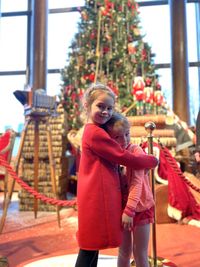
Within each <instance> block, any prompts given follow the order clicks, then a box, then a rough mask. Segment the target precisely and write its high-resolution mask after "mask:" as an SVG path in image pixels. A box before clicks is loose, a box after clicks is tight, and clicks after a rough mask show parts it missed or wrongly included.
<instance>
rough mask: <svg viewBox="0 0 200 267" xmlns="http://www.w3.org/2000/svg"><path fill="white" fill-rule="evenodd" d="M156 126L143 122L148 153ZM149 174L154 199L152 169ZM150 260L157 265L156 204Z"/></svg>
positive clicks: (150, 149)
mask: <svg viewBox="0 0 200 267" xmlns="http://www.w3.org/2000/svg"><path fill="white" fill-rule="evenodd" d="M155 128H156V125H155V123H154V122H147V123H145V129H146V131H147V133H148V135H147V140H148V154H153V130H154V129H155ZM149 176H150V183H151V189H152V194H153V197H154V201H156V199H155V179H154V170H153V169H151V170H150V171H149ZM151 241H152V260H151V266H152V267H157V266H158V265H157V244H156V206H155V212H154V222H153V223H152V240H151Z"/></svg>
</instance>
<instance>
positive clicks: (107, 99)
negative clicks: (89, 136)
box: [88, 93, 115, 125]
mask: <svg viewBox="0 0 200 267" xmlns="http://www.w3.org/2000/svg"><path fill="white" fill-rule="evenodd" d="M114 105H115V102H114V99H113V98H112V97H111V96H109V95H108V94H106V93H101V94H100V95H99V96H98V97H97V98H96V99H95V100H94V102H93V103H92V105H91V107H90V109H89V111H88V117H89V118H88V122H92V123H94V124H96V125H102V124H104V123H106V122H107V121H108V120H109V119H110V118H111V116H112V114H113V111H114Z"/></svg>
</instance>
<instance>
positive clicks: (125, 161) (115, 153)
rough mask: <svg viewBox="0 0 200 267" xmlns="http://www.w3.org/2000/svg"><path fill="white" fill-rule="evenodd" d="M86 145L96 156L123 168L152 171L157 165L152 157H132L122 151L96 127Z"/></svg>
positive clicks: (156, 161)
mask: <svg viewBox="0 0 200 267" xmlns="http://www.w3.org/2000/svg"><path fill="white" fill-rule="evenodd" d="M87 142H88V145H89V146H90V147H91V149H92V150H93V151H94V153H96V154H98V156H100V157H102V158H104V159H106V160H108V161H111V162H114V163H117V164H121V165H124V166H128V167H131V168H133V169H135V170H138V169H152V168H155V167H156V166H157V164H158V160H157V159H156V158H155V157H154V156H153V155H145V154H144V155H133V154H132V153H131V152H129V151H127V150H124V149H122V148H121V147H120V145H119V144H118V143H117V142H116V141H115V140H113V139H112V138H111V137H110V136H109V135H108V133H106V131H105V130H103V129H101V128H99V127H96V128H95V131H92V133H91V134H90V136H88V141H87Z"/></svg>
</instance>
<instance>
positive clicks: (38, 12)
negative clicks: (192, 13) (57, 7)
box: [32, 0, 48, 90]
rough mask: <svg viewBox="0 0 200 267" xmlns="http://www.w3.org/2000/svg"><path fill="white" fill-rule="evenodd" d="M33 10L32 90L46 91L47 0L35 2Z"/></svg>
mask: <svg viewBox="0 0 200 267" xmlns="http://www.w3.org/2000/svg"><path fill="white" fill-rule="evenodd" d="M33 8H34V26H33V27H34V29H33V35H34V36H33V40H34V42H33V46H34V47H33V78H32V80H33V90H35V89H38V88H43V89H45V90H46V77H47V24H48V23H47V21H48V0H35V1H34V7H33Z"/></svg>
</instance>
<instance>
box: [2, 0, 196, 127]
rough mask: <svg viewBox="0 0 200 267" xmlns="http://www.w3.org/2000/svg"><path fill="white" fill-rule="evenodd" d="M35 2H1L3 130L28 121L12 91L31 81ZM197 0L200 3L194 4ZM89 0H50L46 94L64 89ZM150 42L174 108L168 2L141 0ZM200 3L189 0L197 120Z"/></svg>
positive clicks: (192, 86) (191, 84)
mask: <svg viewBox="0 0 200 267" xmlns="http://www.w3.org/2000/svg"><path fill="white" fill-rule="evenodd" d="M31 1H34V0H15V1H13V0H1V5H0V9H1V10H0V14H1V16H0V58H1V60H0V132H3V131H4V130H5V127H7V126H9V125H10V126H12V127H13V128H14V129H15V130H16V131H18V128H19V126H20V124H21V123H23V122H24V115H23V107H22V106H21V104H20V103H19V102H18V101H17V100H16V99H15V97H14V96H13V91H15V90H17V89H19V90H23V88H24V86H25V85H26V83H27V77H26V68H27V65H28V62H29V58H28V57H27V55H29V54H30V53H29V52H30V49H31V45H32V44H29V40H28V36H29V35H28V34H29V29H30V25H29V23H30V20H29V18H30V16H31V13H30V12H29V10H28V6H29V4H30V3H31ZM195 2H196V3H195ZM84 3H85V1H84V0H67V1H66V0H56V1H55V0H49V1H48V6H49V19H48V76H47V93H48V94H50V95H56V94H59V93H60V84H61V75H60V71H61V69H62V68H63V67H64V66H65V64H66V60H67V52H68V47H69V45H70V43H71V41H72V39H73V36H74V34H75V32H76V31H77V30H78V29H77V22H78V20H79V18H80V12H78V9H79V8H78V7H81V6H84ZM138 3H139V5H140V19H141V27H142V31H143V33H144V34H145V37H144V38H145V40H146V41H147V42H148V43H149V44H150V45H151V47H152V52H153V53H155V63H156V64H158V66H159V69H158V70H157V72H158V74H159V75H160V83H161V86H162V90H163V92H164V95H165V97H166V98H167V101H168V104H169V105H170V106H172V95H173V91H172V82H171V77H172V76H171V68H170V61H171V49H170V22H169V21H170V18H169V5H168V1H151V0H149V1H147V0H146V1H138ZM199 6H200V4H199V3H198V1H188V3H187V29H188V30H187V32H188V59H189V62H190V67H189V88H190V113H191V123H192V124H194V123H195V119H196V116H197V112H198V110H199V98H200V97H199V88H200V81H199V75H200V56H199V47H198V45H199V43H200V42H199V41H200V31H199V28H198V27H200V26H199V23H198V21H199V9H200V8H199Z"/></svg>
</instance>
